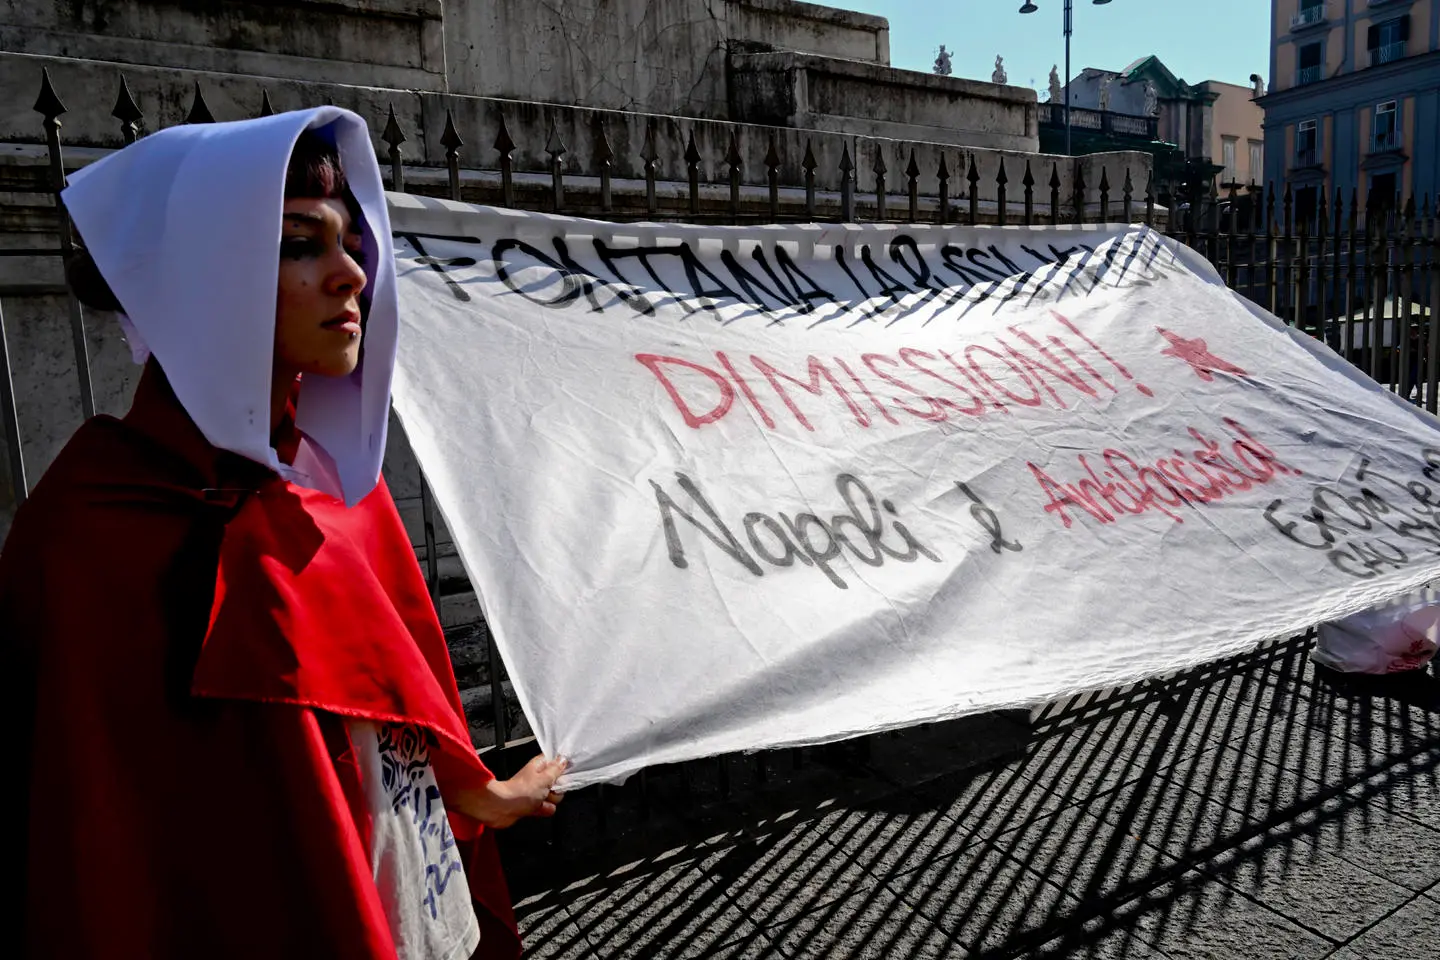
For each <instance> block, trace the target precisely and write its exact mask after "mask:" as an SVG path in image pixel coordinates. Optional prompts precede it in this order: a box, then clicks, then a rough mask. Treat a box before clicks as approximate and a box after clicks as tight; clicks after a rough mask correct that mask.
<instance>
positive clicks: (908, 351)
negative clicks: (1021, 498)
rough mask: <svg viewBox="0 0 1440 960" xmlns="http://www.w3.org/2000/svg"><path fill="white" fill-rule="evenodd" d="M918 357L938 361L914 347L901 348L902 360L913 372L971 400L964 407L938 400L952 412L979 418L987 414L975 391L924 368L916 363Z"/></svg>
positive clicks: (931, 355)
mask: <svg viewBox="0 0 1440 960" xmlns="http://www.w3.org/2000/svg"><path fill="white" fill-rule="evenodd" d="M916 357H919V358H921V359H923V360H931V361H934V360H937V359H938V358H937V357H936V356H935V355H934V354H933V353H926V352H925V351H924V350H916V349H915V348H914V347H902V348H900V359H901V360H903V361H905V362H906V363H907V364H909V365H910V368H911V369H912V370H915V371H916V372H917V373H923V374H925V375H926V376H927V377H934V378H935V379H936V380H939V381H940V382H941V383H943V384H945V385H946V386H947V387H954V388H955V389H956V390H959V391H960V392H961V393H963V394H965V395H967V396H968V397H969V398H970V401H971V406H968V407H962V406H960V405H959V404H958V403H956V402H955V401H954V400H946V399H944V398H937V399H939V401H940V402H941V403H943V404H945V406H947V407H949V408H950V409H951V410H954V411H955V412H956V413H963V414H966V415H967V416H971V417H978V416H980V415H981V414H983V413H984V412H985V401H984V400H981V399H980V398H979V397H978V396H976V395H975V391H973V390H971V389H970V388H969V387H966V386H964V385H963V384H959V383H956V382H955V381H954V380H950V379H948V378H946V377H942V376H941V375H940V374H938V373H936V372H935V371H934V370H931V369H930V368H928V367H922V366H921V365H920V364H919V363H917V362H916V360H915V358H916Z"/></svg>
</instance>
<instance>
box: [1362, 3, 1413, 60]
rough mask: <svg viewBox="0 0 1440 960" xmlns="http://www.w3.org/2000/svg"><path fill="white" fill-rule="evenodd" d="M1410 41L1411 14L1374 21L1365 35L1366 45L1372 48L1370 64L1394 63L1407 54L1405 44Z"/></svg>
mask: <svg viewBox="0 0 1440 960" xmlns="http://www.w3.org/2000/svg"><path fill="white" fill-rule="evenodd" d="M1409 41H1410V15H1409V14H1408V13H1407V14H1406V15H1405V16H1403V17H1396V18H1395V19H1393V20H1386V21H1385V22H1384V23H1372V24H1371V25H1370V29H1369V30H1368V31H1367V32H1366V35H1365V46H1366V47H1368V48H1369V49H1370V66H1372V67H1378V66H1380V65H1381V64H1382V63H1393V62H1395V61H1396V60H1399V59H1400V58H1402V57H1404V56H1405V44H1406V43H1408V42H1409Z"/></svg>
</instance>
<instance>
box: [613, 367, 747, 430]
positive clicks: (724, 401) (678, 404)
mask: <svg viewBox="0 0 1440 960" xmlns="http://www.w3.org/2000/svg"><path fill="white" fill-rule="evenodd" d="M635 359H636V360H639V361H640V362H641V363H643V364H644V365H645V367H646V369H648V370H649V371H650V372H651V373H653V374H655V376H656V378H657V379H659V381H660V383H661V385H662V386H663V387H664V388H665V392H666V393H668V394H670V401H671V402H672V403H674V404H675V409H676V410H679V411H680V416H682V417H684V418H685V425H686V426H687V427H690V428H691V429H694V430H698V429H700V428H701V427H703V426H704V425H705V424H707V423H714V422H715V421H716V420H719V419H720V418H721V417H723V416H725V414H727V413H729V412H730V406H731V404H733V403H734V402H735V388H734V387H732V386H730V381H728V380H726V379H725V378H724V377H723V376H721V375H720V374H718V373H716V372H715V371H714V370H711V369H710V368H709V367H706V366H701V365H700V364H698V363H692V362H691V361H689V360H682V359H680V358H679V357H662V356H658V355H657V354H653V353H637V354H635ZM661 364H672V365H674V366H678V367H683V368H686V369H689V370H694V371H695V372H696V373H702V374H704V375H705V376H707V377H709V378H710V382H712V383H714V384H715V386H717V387H719V388H720V399H719V400H718V401H717V402H716V403H715V405H714V406H713V407H711V408H710V410H709V411H708V412H706V413H703V414H697V413H695V411H694V410H692V409H691V408H690V404H688V403H687V402H686V401H685V398H684V397H682V396H681V395H680V391H679V390H677V389H675V384H674V383H673V382H671V380H670V377H669V375H668V374H666V373H665V371H664V370H662V369H661V367H660V365H661Z"/></svg>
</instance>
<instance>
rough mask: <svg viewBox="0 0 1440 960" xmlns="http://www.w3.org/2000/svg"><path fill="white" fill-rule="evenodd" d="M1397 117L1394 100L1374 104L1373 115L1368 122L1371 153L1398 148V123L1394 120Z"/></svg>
mask: <svg viewBox="0 0 1440 960" xmlns="http://www.w3.org/2000/svg"><path fill="white" fill-rule="evenodd" d="M1397 117H1398V113H1397V111H1396V109H1395V101H1394V100H1386V101H1385V102H1384V103H1377V104H1376V105H1375V117H1374V119H1373V120H1372V121H1371V123H1370V152H1371V153H1381V152H1384V151H1386V150H1398V149H1399V148H1400V125H1399V124H1398V123H1397V122H1396V120H1397Z"/></svg>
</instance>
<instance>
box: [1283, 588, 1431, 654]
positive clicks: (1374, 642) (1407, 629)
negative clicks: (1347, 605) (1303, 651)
mask: <svg viewBox="0 0 1440 960" xmlns="http://www.w3.org/2000/svg"><path fill="white" fill-rule="evenodd" d="M1437 646H1440V590H1437V589H1436V588H1435V587H1433V586H1431V587H1425V588H1424V589H1422V590H1420V591H1418V592H1416V593H1411V594H1407V595H1405V596H1403V597H1401V598H1400V599H1399V600H1396V601H1394V602H1392V603H1388V604H1385V605H1384V606H1380V607H1372V608H1370V609H1369V610H1362V611H1360V612H1359V613H1357V614H1353V615H1351V616H1348V617H1345V618H1344V619H1342V620H1332V621H1329V622H1327V623H1322V624H1320V629H1319V639H1318V640H1317V641H1316V644H1315V649H1314V651H1312V652H1311V654H1310V656H1311V658H1312V659H1313V660H1314V661H1315V662H1316V663H1318V664H1321V665H1322V666H1326V667H1329V668H1330V669H1331V670H1338V671H1340V672H1342V673H1399V672H1402V671H1405V670H1415V669H1418V668H1420V667H1423V666H1425V664H1427V663H1429V662H1430V658H1431V657H1433V656H1434V655H1435V650H1436V648H1437Z"/></svg>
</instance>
